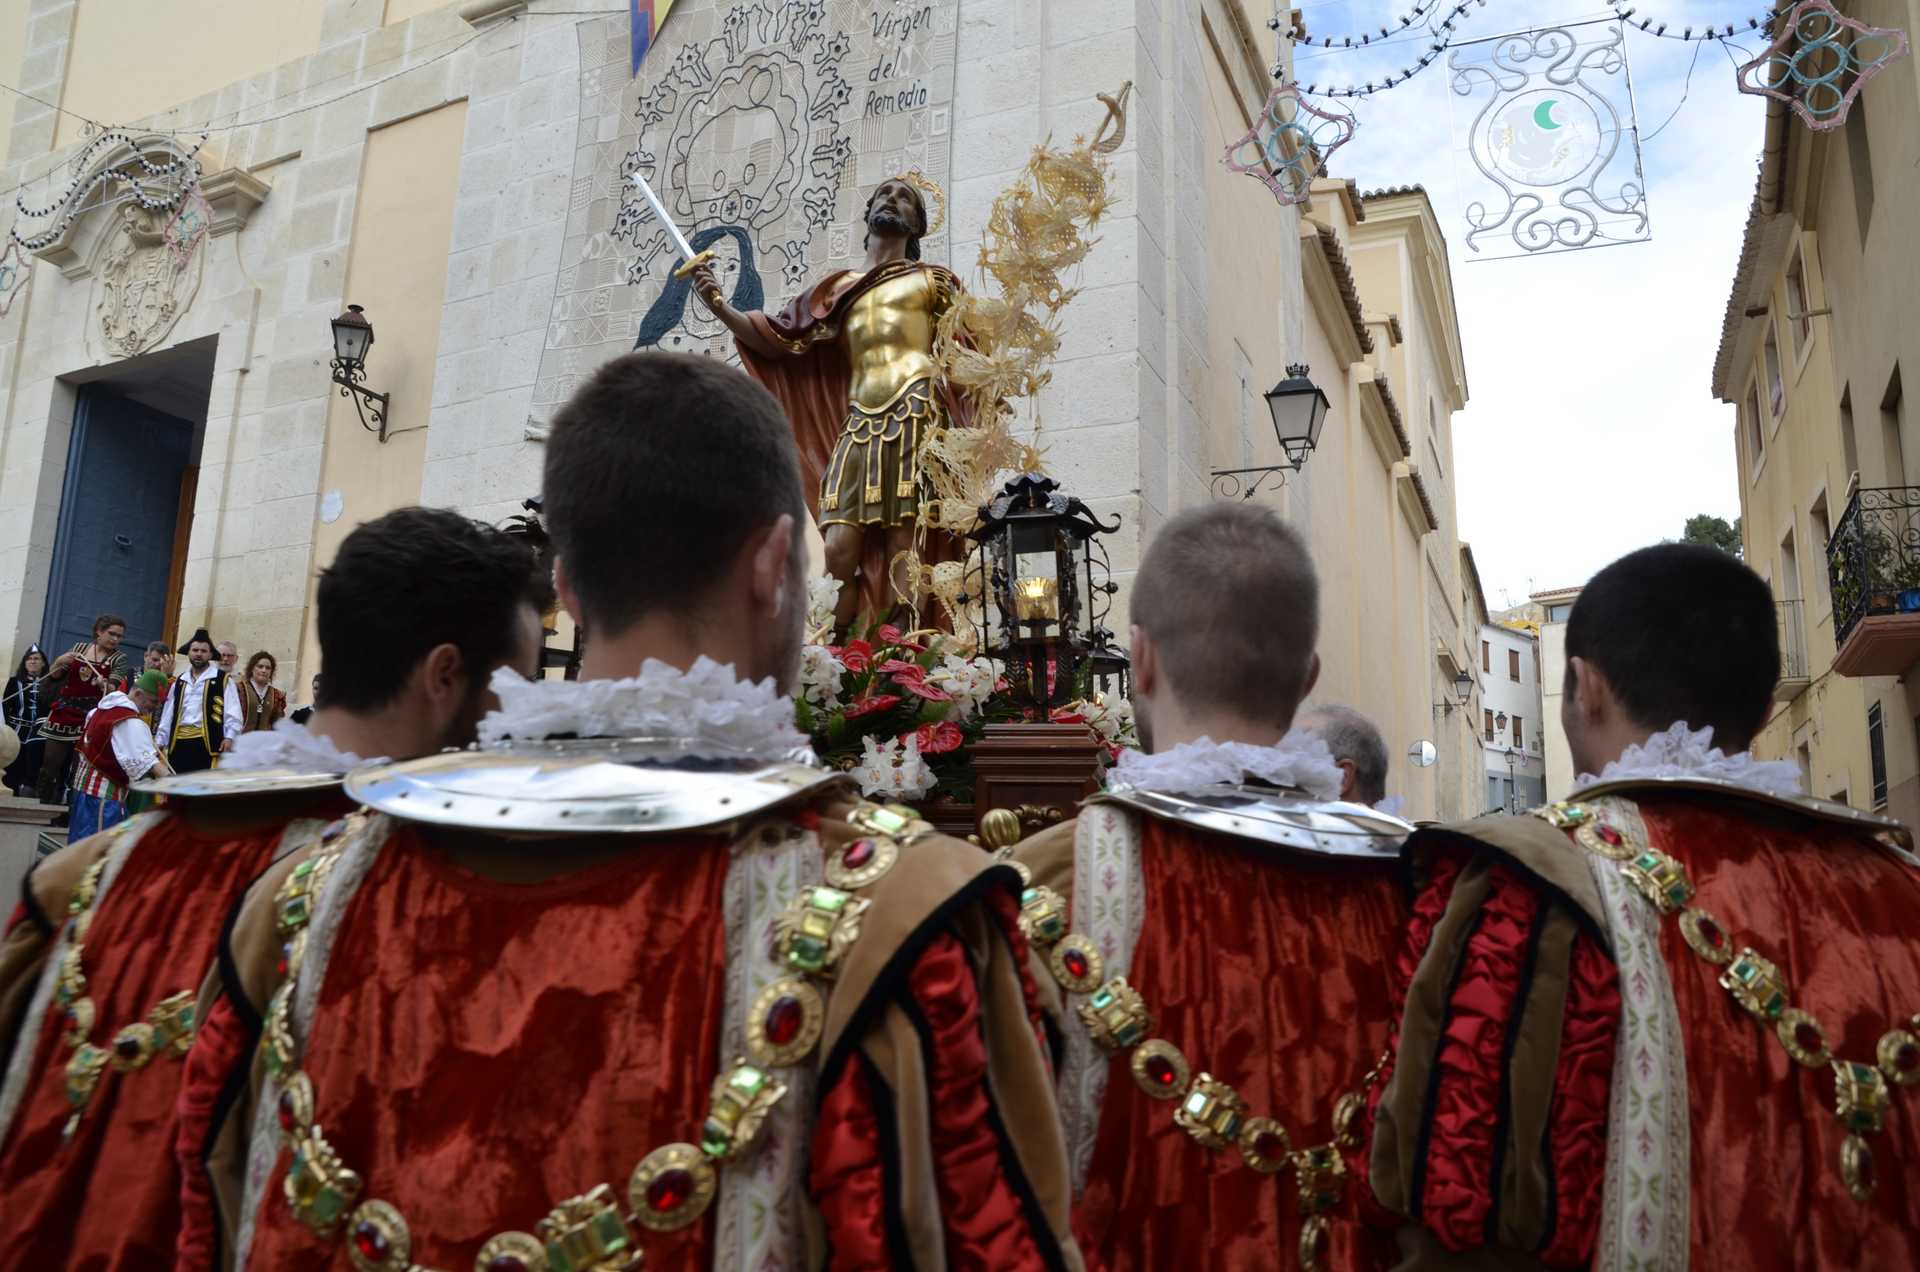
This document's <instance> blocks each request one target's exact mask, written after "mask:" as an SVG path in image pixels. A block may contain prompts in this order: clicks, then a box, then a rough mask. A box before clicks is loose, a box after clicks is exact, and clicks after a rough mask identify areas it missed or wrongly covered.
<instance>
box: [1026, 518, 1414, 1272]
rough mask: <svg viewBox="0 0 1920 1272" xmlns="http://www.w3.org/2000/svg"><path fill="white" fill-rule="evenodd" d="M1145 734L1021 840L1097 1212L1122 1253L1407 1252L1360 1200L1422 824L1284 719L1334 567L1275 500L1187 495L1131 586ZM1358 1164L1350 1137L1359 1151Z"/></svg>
mask: <svg viewBox="0 0 1920 1272" xmlns="http://www.w3.org/2000/svg"><path fill="white" fill-rule="evenodd" d="M1132 613H1133V632H1132V642H1131V643H1132V656H1133V693H1134V704H1135V708H1136V710H1137V712H1138V714H1139V724H1140V735H1141V739H1142V741H1143V742H1144V743H1145V745H1146V748H1147V753H1145V754H1142V753H1140V752H1135V751H1129V752H1125V753H1123V754H1122V756H1121V758H1120V761H1119V764H1118V765H1117V766H1116V768H1115V769H1114V771H1113V773H1112V775H1111V778H1110V782H1109V787H1108V790H1107V792H1106V793H1105V794H1104V795H1101V796H1097V797H1095V798H1094V799H1092V800H1090V801H1089V802H1088V804H1087V806H1086V807H1085V808H1084V809H1082V811H1081V813H1080V815H1079V817H1078V818H1077V819H1076V821H1074V822H1072V823H1067V824H1064V825H1062V826H1059V827H1056V828H1054V829H1051V830H1048V831H1046V832H1043V833H1042V834H1040V835H1038V836H1036V837H1034V838H1033V839H1031V840H1028V841H1027V842H1025V843H1023V844H1020V845H1019V846H1018V847H1017V848H1015V850H1014V857H1015V859H1016V860H1017V861H1018V862H1019V863H1020V864H1021V865H1022V866H1023V867H1024V868H1025V869H1026V870H1028V871H1029V872H1030V878H1031V882H1032V885H1033V886H1032V887H1031V888H1030V889H1029V890H1028V891H1027V893H1026V895H1025V899H1024V904H1023V909H1022V915H1021V920H1022V924H1023V926H1025V928H1026V929H1027V932H1028V935H1029V937H1030V938H1031V939H1032V941H1033V942H1034V945H1035V946H1036V948H1039V949H1044V950H1045V951H1046V953H1047V957H1048V962H1049V966H1050V970H1051V972H1052V974H1053V977H1054V979H1055V980H1056V981H1057V982H1058V983H1059V985H1060V986H1061V988H1062V989H1064V990H1065V991H1066V993H1067V995H1068V1001H1069V1002H1070V1003H1072V1004H1073V1005H1074V1010H1073V1011H1071V1012H1069V1013H1067V1014H1066V1016H1065V1023H1064V1034H1065V1039H1066V1047H1065V1054H1064V1058H1063V1059H1062V1060H1061V1062H1060V1066H1059V1092H1060V1104H1061V1112H1062V1115H1063V1117H1064V1119H1065V1123H1066V1129H1067V1142H1068V1147H1069V1152H1070V1160H1071V1163H1072V1168H1073V1184H1074V1234H1075V1236H1076V1237H1077V1238H1078V1239H1079V1241H1080V1246H1081V1249H1082V1250H1083V1251H1084V1252H1085V1254H1086V1257H1087V1261H1088V1263H1089V1265H1091V1266H1099V1267H1106V1268H1115V1269H1132V1268H1139V1269H1160V1268H1186V1269H1198V1268H1220V1269H1228V1268H1233V1269H1240V1268H1252V1267H1282V1266H1287V1265H1289V1264H1291V1263H1293V1261H1294V1259H1295V1257H1296V1255H1295V1252H1296V1251H1298V1252H1299V1257H1300V1259H1301V1261H1302V1264H1303V1265H1304V1266H1306V1267H1341V1268H1353V1267H1362V1268H1372V1267H1382V1266H1385V1258H1386V1256H1387V1255H1389V1254H1390V1253H1391V1249H1392V1234H1391V1229H1390V1228H1389V1229H1387V1230H1385V1231H1384V1232H1375V1231H1372V1230H1370V1229H1368V1228H1366V1227H1364V1226H1363V1225H1362V1224H1361V1223H1360V1222H1356V1219H1357V1217H1358V1216H1359V1213H1360V1204H1361V1200H1362V1199H1361V1198H1360V1196H1359V1195H1358V1194H1359V1192H1360V1191H1361V1190H1360V1189H1359V1188H1356V1187H1355V1186H1353V1184H1352V1182H1351V1181H1350V1179H1349V1176H1350V1175H1351V1174H1352V1173H1354V1171H1355V1170H1356V1169H1357V1168H1358V1167H1359V1166H1360V1164H1361V1163H1360V1162H1359V1160H1358V1158H1357V1156H1356V1154H1357V1151H1358V1150H1359V1148H1360V1146H1361V1144H1362V1143H1363V1134H1364V1127H1363V1125H1362V1124H1361V1121H1360V1118H1359V1113H1360V1111H1361V1109H1362V1108H1363V1104H1362V1099H1361V1095H1360V1093H1361V1092H1363V1091H1364V1090H1365V1089H1366V1087H1367V1084H1368V1081H1369V1074H1370V1072H1371V1071H1372V1070H1374V1069H1375V1067H1376V1066H1377V1064H1378V1063H1379V1061H1380V1058H1381V1053H1382V1051H1383V1049H1384V1047H1385V1045H1386V1041H1387V1035H1388V1029H1389V1026H1390V1024H1391V1020H1390V1017H1389V1014H1388V1010H1387V995H1386V991H1387V963H1388V960H1389V959H1390V957H1391V953H1392V951H1393V950H1394V949H1395V948H1397V944H1398V941H1399V939H1400V931H1401V926H1402V924H1403V923H1404V922H1405V918H1406V906H1405V900H1404V896H1403V890H1402V885H1401V883H1400V879H1399V873H1398V854H1399V847H1400V842H1401V840H1402V839H1403V838H1404V837H1405V836H1406V834H1407V832H1408V831H1409V830H1410V829H1411V827H1409V826H1407V825H1406V824H1405V823H1403V822H1400V821H1398V820H1396V819H1394V818H1392V817H1388V816H1386V815H1384V814H1378V813H1374V812H1373V811H1372V810H1370V809H1367V808H1364V807H1362V806H1359V805H1354V804H1341V803H1336V802H1329V801H1332V800H1334V799H1335V797H1336V796H1337V793H1338V791H1339V789H1340V780H1341V773H1340V770H1339V769H1338V768H1337V767H1336V766H1335V765H1334V762H1333V757H1332V755H1331V754H1330V753H1329V752H1328V750H1327V747H1326V745H1325V743H1323V742H1322V741H1320V740H1319V739H1318V738H1316V737H1314V736H1312V735H1311V734H1307V733H1304V732H1298V731H1296V732H1292V733H1289V732H1288V725H1289V722H1290V721H1291V720H1292V718H1293V714H1294V711H1295V709H1296V708H1297V707H1298V705H1299V703H1300V700H1301V699H1302V698H1303V697H1304V696H1305V695H1306V694H1307V693H1308V691H1309V690H1311V689H1312V687H1313V683H1314V680H1315V678H1316V677H1317V676H1318V674H1319V658H1318V656H1317V655H1316V654H1315V653H1314V641H1315V639H1316V635H1317V631H1318V627H1319V584H1318V581H1317V580H1316V578H1315V576H1314V571H1313V564H1312V562H1311V561H1310V560H1309V559H1308V557H1307V553H1306V548H1305V546H1304V545H1303V544H1302V543H1301V541H1300V538H1299V536H1298V535H1297V534H1296V533H1295V532H1294V531H1293V530H1292V529H1290V528H1289V527H1287V526H1286V525H1285V523H1283V522H1282V521H1281V520H1280V519H1279V518H1278V517H1277V516H1275V515H1274V514H1273V513H1272V512H1271V511H1269V510H1267V509H1264V508H1258V507H1254V506H1252V505H1249V504H1244V503H1236V504H1214V505H1210V506H1206V507H1202V508H1198V509H1192V510H1189V511H1187V512H1184V513H1181V514H1180V515H1179V516H1176V517H1174V518H1173V519H1172V520H1171V521H1169V522H1168V523H1167V525H1166V527H1165V528H1164V529H1162V530H1161V531H1160V532H1159V534H1158V535H1156V536H1155V537H1154V539H1153V541H1152V543H1151V544H1150V545H1149V546H1148V549H1147V555H1146V558H1145V560H1144V561H1143V562H1142V563H1141V566H1140V572H1139V575H1138V576H1137V578H1136V579H1135V582H1134V592H1133V607H1132ZM1350 1159H1351V1160H1350Z"/></svg>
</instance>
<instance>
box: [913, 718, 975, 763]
mask: <svg viewBox="0 0 1920 1272" xmlns="http://www.w3.org/2000/svg"><path fill="white" fill-rule="evenodd" d="M913 736H914V740H915V741H917V742H919V744H920V754H922V755H945V754H946V753H947V752H948V751H957V750H959V749H960V744H961V743H962V742H965V741H966V735H964V734H962V733H961V732H960V726H959V725H957V724H955V723H954V722H953V721H951V720H942V721H940V722H939V723H938V724H923V725H921V726H920V727H919V728H917V729H915V730H914V731H913Z"/></svg>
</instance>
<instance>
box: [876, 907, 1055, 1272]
mask: <svg viewBox="0 0 1920 1272" xmlns="http://www.w3.org/2000/svg"><path fill="white" fill-rule="evenodd" d="M908 992H909V993H910V994H911V995H912V997H913V1004H914V1007H915V1008H916V1010H917V1011H918V1013H919V1016H920V1019H921V1020H922V1021H923V1022H924V1023H925V1036H924V1037H923V1038H922V1039H921V1043H922V1045H923V1046H924V1047H925V1048H926V1055H925V1056H924V1062H925V1064H926V1069H927V1107H928V1110H929V1112H930V1114H931V1118H932V1126H931V1128H930V1129H931V1132H932V1139H933V1159H934V1171H935V1181H936V1184H937V1186H938V1188H939V1191H940V1210H941V1215H942V1218H943V1219H944V1221H945V1225H946V1233H947V1263H948V1266H949V1267H952V1268H955V1269H966V1268H981V1269H987V1268H995V1269H997V1268H1014V1267H1022V1268H1027V1267H1043V1266H1046V1264H1047V1263H1048V1262H1049V1260H1048V1259H1047V1258H1046V1257H1045V1256H1043V1255H1042V1253H1041V1245H1042V1243H1043V1242H1044V1243H1049V1244H1050V1243H1051V1237H1050V1236H1049V1235H1043V1234H1041V1233H1038V1232H1036V1230H1035V1227H1034V1221H1033V1218H1032V1216H1031V1215H1030V1214H1029V1213H1028V1209H1027V1205H1026V1202H1025V1199H1024V1198H1022V1196H1021V1195H1020V1193H1019V1191H1018V1190H1017V1189H1016V1188H1015V1185H1014V1175H1015V1174H1016V1173H1017V1172H1018V1169H1019V1166H1018V1162H1017V1159H1016V1157H1015V1155H1014V1151H1013V1146H1012V1145H1011V1144H1010V1143H1009V1142H1008V1141H1007V1138H1006V1131H1005V1128H1004V1127H1003V1126H1002V1124H1001V1121H1000V1115H999V1113H998V1111H997V1110H996V1109H995V1108H994V1105H993V1100H992V1098H991V1096H990V1094H989V1091H988V1086H987V1044H986V1034H985V1027H984V1024H983V1022H982V1019H981V1010H980V991H979V987H978V985H977V984H976V983H975V981H974V970H973V963H972V961H971V959H969V958H968V956H967V950H966V947H965V946H964V945H962V944H961V942H960V940H959V938H957V937H955V936H953V935H951V934H948V935H942V936H941V937H939V938H938V939H936V940H935V941H933V943H932V944H930V945H929V946H928V947H927V949H926V951H925V952H924V953H923V954H921V956H920V958H919V961H918V962H917V963H916V964H915V965H914V969H913V974H912V976H911V978H910V979H909V981H908Z"/></svg>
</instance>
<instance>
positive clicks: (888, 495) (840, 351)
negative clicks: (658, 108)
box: [694, 174, 969, 631]
mask: <svg viewBox="0 0 1920 1272" xmlns="http://www.w3.org/2000/svg"><path fill="white" fill-rule="evenodd" d="M923 189H926V190H930V191H933V192H934V193H935V194H938V190H937V189H936V188H935V187H934V186H933V185H932V183H931V182H929V181H927V180H926V179H925V178H924V177H921V176H919V175H918V174H911V175H909V176H906V177H895V178H893V179H891V180H888V181H883V182H881V183H880V184H879V186H877V187H876V188H875V189H874V192H873V194H872V195H871V196H870V197H869V198H868V199H867V211H866V222H867V237H866V251H867V259H866V269H865V270H864V271H863V272H860V273H854V272H852V271H847V270H842V271H840V272H838V273H834V274H830V275H828V276H827V277H826V278H823V279H821V280H820V281H819V282H817V283H815V284H814V285H813V286H812V287H809V288H808V289H807V290H806V291H804V292H802V293H801V294H800V295H799V297H798V298H796V299H795V300H794V301H793V302H792V303H791V304H789V305H788V306H787V307H786V308H785V309H784V310H782V311H781V312H780V313H779V314H767V313H762V312H760V311H758V310H756V311H754V312H752V313H742V312H740V311H739V310H737V309H735V308H733V307H732V306H731V305H729V304H728V303H727V302H726V299H725V298H724V296H723V295H722V294H721V290H720V286H719V284H718V283H716V282H715V281H714V278H713V272H712V270H711V269H710V268H709V267H707V266H704V265H703V266H701V267H700V268H699V269H698V270H696V271H695V273H694V290H695V292H696V293H697V294H698V295H699V296H700V299H701V302H702V303H703V304H705V305H706V306H707V308H708V309H710V310H712V311H713V315H714V317H716V318H718V319H719V320H720V321H721V322H723V323H725V324H726V326H727V328H728V329H729V330H731V331H732V332H733V334H734V337H735V339H736V340H737V341H738V343H739V346H740V360H741V363H742V364H743V365H744V366H745V367H746V368H747V370H748V371H750V372H751V373H752V374H753V376H754V378H755V379H757V380H759V381H760V382H761V383H762V384H764V385H766V386H767V388H768V389H770V390H772V392H773V395H774V396H775V397H776V398H778V399H779V400H780V405H781V406H782V407H784V408H785V409H786V413H787V418H788V419H789V420H790V421H791V422H792V425H793V432H794V437H795V438H796V440H797V441H798V442H799V444H800V467H801V474H802V476H803V478H804V480H805V482H806V490H807V491H808V497H809V499H810V500H812V499H813V496H814V495H815V494H817V495H818V499H817V501H814V503H813V507H812V511H813V512H814V515H815V516H816V517H817V518H818V519H819V522H820V530H821V534H822V536H823V538H824V539H825V548H826V565H827V573H828V574H830V575H832V576H833V577H834V578H836V579H838V580H839V581H840V583H841V585H842V586H841V589H840V599H839V601H838V609H837V610H836V612H835V614H834V618H835V623H836V626H837V627H838V628H839V629H840V630H841V631H845V630H846V629H847V628H848V626H849V625H850V624H851V623H852V622H853V620H854V618H855V615H856V614H857V613H866V614H868V615H870V616H877V617H884V616H886V615H887V614H889V613H891V612H893V610H894V609H895V607H896V605H897V604H898V603H899V602H901V601H902V600H908V599H911V598H907V597H903V596H901V595H900V591H899V588H898V587H897V586H896V584H897V582H898V581H897V580H894V581H890V575H889V571H890V570H891V569H892V563H893V562H894V560H895V558H897V557H898V556H899V555H900V553H902V552H905V551H907V550H908V549H909V548H911V547H912V546H913V544H914V528H915V525H916V523H917V521H918V519H919V515H920V511H921V508H920V503H921V493H922V492H921V481H920V447H921V445H922V444H923V443H924V442H925V441H926V439H927V438H928V437H930V436H931V435H932V434H933V433H935V432H937V431H938V430H940V429H942V428H945V427H947V426H948V424H949V423H952V424H955V425H961V426H964V425H966V424H967V422H968V419H969V417H968V415H967V413H966V409H965V406H964V403H963V402H962V401H961V400H960V399H959V398H957V397H955V396H954V395H953V394H951V393H949V392H948V391H947V387H946V384H945V382H944V381H943V380H942V379H941V377H940V374H939V369H938V367H937V365H936V364H935V362H934V332H935V329H936V328H937V327H938V325H939V322H940V318H941V315H942V314H944V313H946V311H947V309H948V308H949V306H950V305H951V304H952V301H953V296H954V293H955V292H957V291H958V290H959V289H960V280H959V279H958V278H957V277H956V276H955V275H954V273H953V271H951V270H949V269H947V268H946V267H945V266H942V265H929V264H925V263H923V262H922V261H921V259H920V240H921V238H922V237H923V236H924V235H926V234H928V233H930V232H931V230H933V229H938V228H939V227H938V225H933V226H931V227H930V226H929V223H928V220H927V206H926V202H925V200H924V198H923V197H922V194H921V191H922V190H923ZM946 551H947V549H946V548H945V547H944V546H943V545H938V544H936V545H933V546H932V547H930V548H923V549H922V556H923V557H925V558H926V559H927V560H930V561H931V560H935V559H939V558H940V557H941V556H943V555H944V554H945V553H946Z"/></svg>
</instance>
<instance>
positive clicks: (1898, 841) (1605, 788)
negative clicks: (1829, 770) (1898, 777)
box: [1568, 777, 1920, 864]
mask: <svg viewBox="0 0 1920 1272" xmlns="http://www.w3.org/2000/svg"><path fill="white" fill-rule="evenodd" d="M1659 791H1702V792H1705V793H1707V794H1710V795H1726V796H1729V797H1731V798H1733V799H1740V800H1746V801H1748V802H1750V803H1755V804H1766V805H1770V806H1771V807H1774V808H1785V809H1791V810H1792V811H1794V812H1796V813H1801V814H1803V815H1805V816H1807V817H1811V818H1813V819H1814V820H1815V821H1823V822H1828V823H1830V824H1833V825H1838V826H1846V827H1849V828H1851V829H1853V830H1857V831H1860V832H1862V833H1863V834H1867V835H1872V836H1874V837H1875V838H1877V839H1879V840H1880V841H1881V842H1882V843H1884V844H1886V845H1887V846H1888V847H1891V848H1895V849H1898V850H1899V851H1900V853H1901V855H1902V856H1903V858H1904V859H1905V860H1907V861H1908V862H1909V863H1910V864H1920V863H1916V862H1914V861H1913V858H1912V848H1913V832H1912V831H1910V830H1909V829H1907V827H1906V826H1905V825H1903V824H1902V823H1900V822H1898V821H1895V820H1894V819H1893V818H1891V817H1883V816H1881V815H1880V814H1878V813H1869V812H1864V811H1862V810H1861V809H1858V808H1855V807H1853V806H1852V805H1850V804H1836V803H1835V802H1834V801H1832V800H1830V799H1820V798H1818V797H1817V796H1813V795H1775V794H1772V793H1770V792H1767V791H1756V790H1754V789H1753V788H1751V787H1747V786H1741V785H1740V784H1739V783H1737V782H1729V781H1725V780H1723V779H1721V778H1717V777H1623V778H1620V779H1619V780H1618V781H1612V782H1596V783H1595V784H1593V785H1592V786H1585V787H1582V788H1581V789H1580V790H1579V791H1578V792H1576V793H1575V794H1573V795H1571V796H1569V797H1568V799H1569V801H1570V802H1574V803H1579V802H1581V801H1584V800H1590V799H1598V798H1600V797H1601V796H1603V795H1618V796H1620V797H1621V798H1623V799H1632V798H1633V797H1634V796H1635V795H1649V794H1654V793H1657V792H1659Z"/></svg>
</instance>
